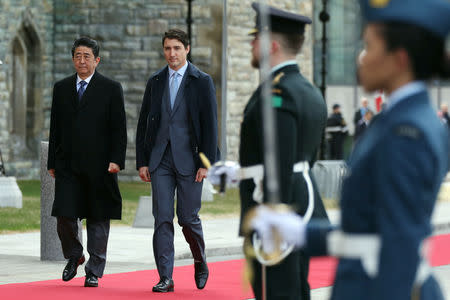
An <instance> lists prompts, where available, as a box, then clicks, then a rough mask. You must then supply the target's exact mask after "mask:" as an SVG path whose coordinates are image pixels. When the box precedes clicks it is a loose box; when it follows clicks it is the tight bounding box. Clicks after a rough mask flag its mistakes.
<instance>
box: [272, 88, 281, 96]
mask: <svg viewBox="0 0 450 300" xmlns="http://www.w3.org/2000/svg"><path fill="white" fill-rule="evenodd" d="M272 94H279V95H280V94H281V90H280V89H272Z"/></svg>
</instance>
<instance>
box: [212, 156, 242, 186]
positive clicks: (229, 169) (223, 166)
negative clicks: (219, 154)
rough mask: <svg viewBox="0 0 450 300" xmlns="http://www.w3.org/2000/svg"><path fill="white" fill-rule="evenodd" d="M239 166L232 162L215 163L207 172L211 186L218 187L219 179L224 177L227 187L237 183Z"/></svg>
mask: <svg viewBox="0 0 450 300" xmlns="http://www.w3.org/2000/svg"><path fill="white" fill-rule="evenodd" d="M240 168H241V166H240V165H239V164H238V163H237V162H234V161H219V162H216V163H215V164H214V165H213V166H212V167H211V168H209V170H208V180H209V182H211V184H212V185H220V184H221V177H222V176H225V182H226V184H227V185H229V184H234V183H237V182H239V180H240V178H239V169H240Z"/></svg>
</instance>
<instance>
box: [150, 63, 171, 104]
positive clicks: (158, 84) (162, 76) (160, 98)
mask: <svg viewBox="0 0 450 300" xmlns="http://www.w3.org/2000/svg"><path fill="white" fill-rule="evenodd" d="M168 74H169V68H168V67H166V68H165V69H163V70H162V71H161V73H159V74H158V75H156V77H155V81H154V86H152V92H151V95H152V97H151V101H152V102H153V101H155V103H151V107H152V108H153V109H154V110H155V109H156V110H157V111H159V112H160V113H161V105H167V106H166V107H167V108H168V109H169V110H168V111H170V105H168V103H167V102H168V101H170V100H167V99H166V100H167V101H164V99H165V98H169V97H165V96H167V95H168V91H166V89H168V88H169V87H168V84H167V83H168V80H167V79H168V76H169V75H168ZM165 93H167V95H165ZM156 102H159V103H156ZM164 102H166V103H164Z"/></svg>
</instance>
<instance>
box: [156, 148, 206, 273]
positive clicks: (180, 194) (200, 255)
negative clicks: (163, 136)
mask: <svg viewBox="0 0 450 300" xmlns="http://www.w3.org/2000/svg"><path fill="white" fill-rule="evenodd" d="M195 176H196V173H194V174H192V175H188V176H183V175H181V174H179V173H178V172H177V170H176V167H175V165H174V162H173V158H172V151H171V149H170V144H169V145H168V146H167V148H166V151H165V152H164V155H163V157H162V159H161V162H160V164H159V166H158V167H157V168H156V169H155V171H153V172H152V173H151V175H150V177H151V182H152V197H153V216H154V217H155V229H154V233H153V254H154V256H155V262H156V266H157V268H158V273H159V276H160V277H161V278H162V277H168V278H172V273H173V263H174V245H173V239H174V226H173V218H174V196H175V188H176V191H177V208H176V213H177V218H178V224H179V225H180V226H181V227H182V228H183V234H184V237H185V239H186V241H187V242H188V244H189V247H190V249H191V252H192V256H193V257H194V261H196V262H205V261H206V256H205V242H204V240H203V230H202V223H201V221H200V217H199V216H198V212H199V211H200V207H201V195H202V185H203V183H202V182H195Z"/></svg>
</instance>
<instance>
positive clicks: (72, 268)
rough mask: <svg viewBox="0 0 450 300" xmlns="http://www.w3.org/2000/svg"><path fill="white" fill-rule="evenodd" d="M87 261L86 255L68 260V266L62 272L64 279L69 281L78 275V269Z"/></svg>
mask: <svg viewBox="0 0 450 300" xmlns="http://www.w3.org/2000/svg"><path fill="white" fill-rule="evenodd" d="M84 261H85V258H84V255H81V257H80V258H78V259H77V258H70V259H69V261H68V262H67V265H66V267H65V268H64V271H63V274H62V280H64V281H69V280H71V279H72V278H74V277H75V275H77V269H78V266H79V265H82V264H83V263H84Z"/></svg>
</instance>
